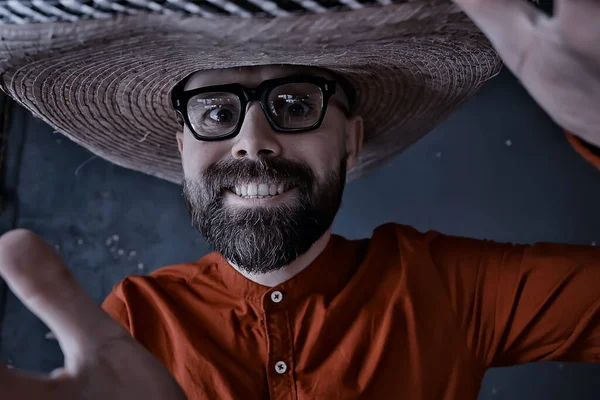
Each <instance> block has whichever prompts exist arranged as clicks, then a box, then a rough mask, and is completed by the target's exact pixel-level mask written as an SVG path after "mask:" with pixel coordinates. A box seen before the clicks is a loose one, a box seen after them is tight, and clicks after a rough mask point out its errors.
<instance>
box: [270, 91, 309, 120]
mask: <svg viewBox="0 0 600 400" xmlns="http://www.w3.org/2000/svg"><path fill="white" fill-rule="evenodd" d="M270 106H271V113H272V114H273V115H274V116H276V117H279V118H285V119H303V118H306V117H308V116H310V115H311V114H312V113H313V112H314V111H315V106H314V105H313V104H311V103H310V99H304V98H301V97H295V96H294V97H292V96H286V97H284V98H279V99H277V100H276V101H273V102H271V104H270Z"/></svg>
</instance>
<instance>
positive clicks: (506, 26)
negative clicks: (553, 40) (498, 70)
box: [454, 0, 549, 76]
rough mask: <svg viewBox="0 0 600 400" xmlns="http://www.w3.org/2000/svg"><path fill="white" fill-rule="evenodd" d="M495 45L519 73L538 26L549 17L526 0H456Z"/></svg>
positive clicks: (504, 58)
mask: <svg viewBox="0 0 600 400" xmlns="http://www.w3.org/2000/svg"><path fill="white" fill-rule="evenodd" d="M454 1H455V3H456V4H458V5H459V6H460V7H461V8H462V10H463V11H464V12H465V13H466V14H467V15H468V16H469V18H471V20H473V22H474V23H475V24H476V25H477V26H478V27H479V29H481V31H482V32H483V33H484V34H485V35H486V36H487V38H488V39H489V40H490V42H491V43H492V45H494V47H495V49H496V51H497V52H498V54H500V57H501V58H502V59H503V61H504V63H505V64H506V65H507V66H508V67H509V68H510V69H511V70H512V71H513V72H514V73H515V75H517V76H519V72H520V71H521V65H522V64H523V63H524V60H525V59H526V57H527V55H528V53H529V52H530V51H531V50H532V49H533V48H534V46H535V42H536V41H537V40H538V38H537V37H536V29H537V27H538V26H539V25H540V24H543V23H547V22H549V18H548V17H547V16H546V15H545V14H544V13H543V12H542V11H540V10H537V9H536V8H535V7H534V6H533V5H531V4H529V3H527V2H526V1H524V0H454Z"/></svg>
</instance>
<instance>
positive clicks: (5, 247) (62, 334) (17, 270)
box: [0, 229, 124, 366]
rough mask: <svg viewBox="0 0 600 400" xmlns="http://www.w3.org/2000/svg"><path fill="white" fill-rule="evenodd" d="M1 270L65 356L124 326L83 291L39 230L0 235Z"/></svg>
mask: <svg viewBox="0 0 600 400" xmlns="http://www.w3.org/2000/svg"><path fill="white" fill-rule="evenodd" d="M0 276H2V277H3V278H4V279H5V280H6V283H7V284H8V286H9V287H10V289H11V290H12V291H13V292H14V293H15V295H16V296H17V297H18V298H19V299H20V300H21V301H22V302H23V304H24V305H25V306H26V307H27V308H29V309H30V310H31V311H32V312H33V313H34V314H36V315H37V316H38V317H39V318H40V319H41V320H42V321H43V322H44V323H45V324H46V325H47V326H48V327H49V328H50V329H51V330H52V331H53V332H54V333H55V335H56V338H57V339H58V341H59V343H60V345H61V348H62V350H63V352H64V353H65V356H66V361H67V366H68V361H69V359H70V358H71V356H73V355H74V354H75V353H74V352H80V351H82V350H83V348H88V347H90V346H92V347H93V346H95V345H99V344H101V343H102V342H103V341H104V340H105V339H107V338H109V337H115V336H118V335H122V334H123V333H124V331H123V330H122V328H121V327H120V326H119V325H118V324H117V323H115V322H114V321H113V320H112V319H111V318H110V317H109V316H108V315H107V314H106V313H104V312H103V311H102V310H101V308H100V307H99V306H98V305H97V304H96V303H95V302H94V301H93V300H92V299H91V298H90V297H89V296H88V295H87V294H86V293H85V291H84V290H83V288H82V287H81V286H79V284H78V283H77V282H76V281H75V278H74V277H73V275H72V274H71V273H70V271H69V269H68V268H67V267H66V266H65V265H64V263H63V262H62V260H61V259H60V257H59V256H58V255H57V254H56V253H55V252H54V250H53V249H52V248H51V247H50V246H49V245H48V244H47V243H45V242H44V241H43V240H42V239H41V238H40V237H39V236H37V235H35V234H34V233H32V232H29V231H26V230H22V229H21V230H14V231H11V232H8V233H6V234H4V235H2V237H0Z"/></svg>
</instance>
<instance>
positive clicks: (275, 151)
mask: <svg viewBox="0 0 600 400" xmlns="http://www.w3.org/2000/svg"><path fill="white" fill-rule="evenodd" d="M278 136H279V135H278V134H277V133H276V132H275V131H273V129H272V128H271V125H270V124H269V121H267V117H265V114H264V113H263V111H262V108H261V107H260V104H258V103H254V104H251V105H249V106H248V110H247V111H246V117H245V118H244V123H243V124H242V129H241V130H240V133H239V134H238V135H237V136H236V137H235V140H236V142H235V144H234V145H233V147H232V148H231V154H232V156H233V158H235V159H240V158H244V157H246V158H254V159H259V158H261V157H277V156H279V155H281V143H280V142H279V138H278Z"/></svg>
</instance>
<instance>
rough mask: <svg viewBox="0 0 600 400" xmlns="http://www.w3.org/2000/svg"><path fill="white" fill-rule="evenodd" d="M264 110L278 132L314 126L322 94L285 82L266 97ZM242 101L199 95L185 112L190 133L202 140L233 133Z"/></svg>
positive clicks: (312, 87) (232, 96)
mask: <svg viewBox="0 0 600 400" xmlns="http://www.w3.org/2000/svg"><path fill="white" fill-rule="evenodd" d="M266 100H267V104H266V108H267V109H266V110H265V112H267V113H268V114H269V116H270V117H271V119H272V121H273V122H274V124H275V125H277V127H278V128H280V129H284V130H285V129H303V128H310V127H312V126H313V125H315V124H316V123H317V122H318V121H319V119H320V117H321V112H322V108H323V92H322V91H321V88H320V87H319V86H318V85H315V84H313V83H287V84H283V85H280V86H276V87H274V88H273V89H271V90H270V91H269V93H268V94H267V99H266ZM243 111H244V110H242V101H241V100H240V98H239V96H238V95H237V94H235V93H227V92H207V93H200V94H197V95H195V96H193V97H192V98H190V100H189V101H188V106H187V113H188V118H189V120H190V124H191V126H192V128H193V129H194V131H195V132H196V133H197V134H199V135H201V136H205V137H219V136H224V135H227V134H229V133H231V132H233V131H234V130H235V129H236V128H237V126H238V123H239V122H240V118H241V116H242V112H243Z"/></svg>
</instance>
